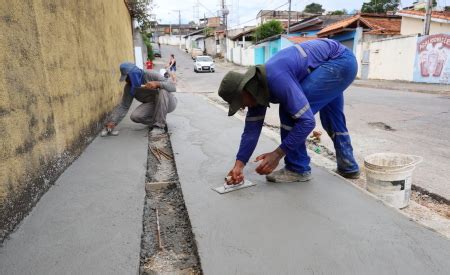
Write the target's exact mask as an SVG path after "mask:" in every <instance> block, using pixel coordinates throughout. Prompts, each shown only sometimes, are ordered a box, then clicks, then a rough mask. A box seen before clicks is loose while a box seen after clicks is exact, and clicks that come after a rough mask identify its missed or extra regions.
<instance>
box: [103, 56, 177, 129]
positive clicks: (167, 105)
mask: <svg viewBox="0 0 450 275" xmlns="http://www.w3.org/2000/svg"><path fill="white" fill-rule="evenodd" d="M120 73H121V77H120V81H126V84H125V87H124V90H123V95H122V102H121V103H120V105H119V106H117V107H116V109H114V111H113V112H112V113H111V115H110V117H109V119H108V122H107V123H106V125H105V128H104V129H103V131H102V133H101V135H102V136H107V135H118V134H119V132H118V131H116V130H114V128H115V127H116V125H117V124H118V123H119V122H120V121H121V120H122V119H123V117H124V116H125V115H126V114H127V112H128V110H129V109H130V106H131V103H132V102H133V99H136V100H137V101H139V102H142V104H141V105H139V106H138V107H137V108H136V109H135V110H134V111H133V112H132V113H131V116H130V118H131V120H132V121H134V122H136V123H142V124H145V125H149V126H150V128H151V131H152V132H154V133H155V134H160V133H164V132H166V131H167V126H166V116H167V114H168V113H170V112H172V111H173V110H175V107H176V106H177V99H176V97H175V96H174V95H173V93H174V92H176V88H175V85H174V84H173V82H172V81H170V80H168V79H166V78H165V77H163V76H161V75H160V74H159V73H157V72H154V71H149V70H142V69H140V68H138V67H137V66H136V65H134V64H133V63H128V62H127V63H122V64H120Z"/></svg>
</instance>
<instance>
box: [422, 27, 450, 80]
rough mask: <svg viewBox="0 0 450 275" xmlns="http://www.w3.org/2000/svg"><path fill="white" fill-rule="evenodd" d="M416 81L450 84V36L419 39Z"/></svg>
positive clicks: (438, 35) (441, 35)
mask: <svg viewBox="0 0 450 275" xmlns="http://www.w3.org/2000/svg"><path fill="white" fill-rule="evenodd" d="M414 81H416V82H427V83H442V84H450V34H434V35H426V36H421V37H418V39H417V50H416V61H415V65H414Z"/></svg>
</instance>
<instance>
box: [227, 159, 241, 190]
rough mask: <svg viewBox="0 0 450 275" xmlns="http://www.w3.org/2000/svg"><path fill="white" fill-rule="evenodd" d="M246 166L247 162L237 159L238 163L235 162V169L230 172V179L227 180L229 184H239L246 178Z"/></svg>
mask: <svg viewBox="0 0 450 275" xmlns="http://www.w3.org/2000/svg"><path fill="white" fill-rule="evenodd" d="M244 167H245V164H244V163H243V162H242V161H240V160H236V163H235V164H234V167H233V169H231V171H230V172H229V173H228V177H230V178H229V180H227V184H229V185H231V184H233V185H234V184H238V183H240V182H242V181H243V180H244V172H243V170H244Z"/></svg>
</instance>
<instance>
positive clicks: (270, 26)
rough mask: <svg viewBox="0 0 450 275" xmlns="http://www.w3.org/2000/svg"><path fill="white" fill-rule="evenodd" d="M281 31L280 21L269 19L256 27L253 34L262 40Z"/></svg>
mask: <svg viewBox="0 0 450 275" xmlns="http://www.w3.org/2000/svg"><path fill="white" fill-rule="evenodd" d="M283 31H284V29H283V26H282V25H281V23H280V21H276V20H270V21H268V22H266V23H264V24H261V25H260V26H259V27H257V28H256V30H255V36H256V37H257V39H258V40H263V39H265V38H267V37H271V36H274V35H277V34H280V33H283Z"/></svg>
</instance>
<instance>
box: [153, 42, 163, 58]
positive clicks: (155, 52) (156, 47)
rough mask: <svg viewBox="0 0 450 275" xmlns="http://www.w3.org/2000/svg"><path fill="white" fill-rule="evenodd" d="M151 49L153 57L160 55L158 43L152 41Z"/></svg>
mask: <svg viewBox="0 0 450 275" xmlns="http://www.w3.org/2000/svg"><path fill="white" fill-rule="evenodd" d="M152 51H153V56H154V57H161V49H160V48H159V46H158V44H156V43H152Z"/></svg>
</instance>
